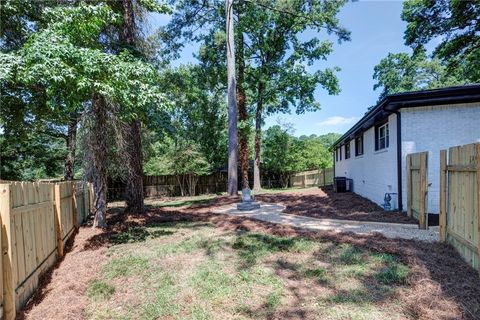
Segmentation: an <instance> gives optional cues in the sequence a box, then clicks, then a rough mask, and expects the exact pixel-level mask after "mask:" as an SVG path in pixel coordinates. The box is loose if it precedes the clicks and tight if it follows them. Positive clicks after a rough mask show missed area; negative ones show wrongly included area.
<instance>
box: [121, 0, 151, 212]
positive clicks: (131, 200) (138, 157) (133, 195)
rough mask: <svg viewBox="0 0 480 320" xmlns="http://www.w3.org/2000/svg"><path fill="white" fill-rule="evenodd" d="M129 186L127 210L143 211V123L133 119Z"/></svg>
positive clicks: (131, 20)
mask: <svg viewBox="0 0 480 320" xmlns="http://www.w3.org/2000/svg"><path fill="white" fill-rule="evenodd" d="M134 14H135V13H134V10H133V1H132V0H123V29H122V37H121V38H122V41H124V43H125V44H127V45H128V46H129V47H133V46H135V16H134ZM127 131H128V134H127V141H126V145H127V153H128V154H127V169H128V170H127V171H128V177H127V186H126V190H125V200H126V204H127V206H126V208H125V211H126V212H135V213H143V212H144V211H145V207H144V202H143V154H142V124H141V122H140V120H139V119H133V120H132V121H131V122H130V123H129V124H128V128H127Z"/></svg>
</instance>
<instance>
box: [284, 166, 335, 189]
mask: <svg viewBox="0 0 480 320" xmlns="http://www.w3.org/2000/svg"><path fill="white" fill-rule="evenodd" d="M333 176H334V173H333V168H327V169H320V170H310V171H304V172H297V173H294V174H292V175H291V176H290V186H292V187H294V188H308V187H316V186H318V187H322V186H327V185H332V184H333Z"/></svg>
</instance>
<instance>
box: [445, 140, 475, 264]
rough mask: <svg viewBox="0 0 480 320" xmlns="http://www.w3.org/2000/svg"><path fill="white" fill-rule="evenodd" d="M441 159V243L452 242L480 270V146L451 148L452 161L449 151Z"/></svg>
mask: <svg viewBox="0 0 480 320" xmlns="http://www.w3.org/2000/svg"><path fill="white" fill-rule="evenodd" d="M440 159H441V168H440V170H441V172H440V173H441V180H440V182H441V184H442V181H445V184H446V186H445V188H441V192H440V208H441V211H440V212H441V219H440V230H441V233H440V241H447V242H449V243H451V244H452V245H453V246H454V247H455V248H456V249H457V251H458V252H459V253H460V255H461V256H462V257H463V259H464V260H465V261H467V262H468V263H469V264H470V265H471V266H473V267H474V268H480V266H479V256H480V252H479V250H480V236H479V234H480V218H479V214H480V207H479V199H480V196H479V192H480V164H479V163H480V144H478V143H477V144H469V145H465V146H456V147H452V148H449V150H448V159H446V152H445V151H442V152H441V154H440ZM445 163H446V165H445ZM472 168H476V169H475V171H473V170H472ZM443 208H445V209H444V211H445V212H444V213H443ZM443 215H444V216H445V217H443ZM443 230H445V231H443ZM443 233H445V234H443ZM479 270H480V269H479Z"/></svg>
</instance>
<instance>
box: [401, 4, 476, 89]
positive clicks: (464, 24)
mask: <svg viewBox="0 0 480 320" xmlns="http://www.w3.org/2000/svg"><path fill="white" fill-rule="evenodd" d="M402 19H403V20H404V21H406V22H407V29H406V31H405V37H404V38H405V44H407V45H410V46H412V47H413V48H414V49H417V48H420V47H423V46H425V45H426V44H427V43H430V42H431V41H432V40H437V41H439V44H438V45H437V46H436V47H435V50H434V52H433V56H434V57H437V58H439V59H440V60H442V61H443V62H444V63H445V65H446V66H447V67H448V69H449V72H452V71H453V72H455V73H457V72H458V70H461V71H460V72H461V73H462V74H464V75H463V78H464V79H468V80H469V81H471V82H479V81H480V2H479V1H464V0H435V1H433V0H407V1H405V2H404V4H403V12H402Z"/></svg>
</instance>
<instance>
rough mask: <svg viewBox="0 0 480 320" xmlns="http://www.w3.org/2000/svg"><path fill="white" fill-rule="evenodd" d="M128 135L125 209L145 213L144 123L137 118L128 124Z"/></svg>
mask: <svg viewBox="0 0 480 320" xmlns="http://www.w3.org/2000/svg"><path fill="white" fill-rule="evenodd" d="M128 130H129V134H128V135H127V143H126V144H127V153H128V155H127V162H128V179H127V186H126V190H125V193H126V194H125V200H126V204H127V207H126V209H125V211H127V212H135V213H143V212H144V211H145V207H144V203H143V153H142V152H143V151H142V124H141V122H140V120H138V119H135V120H133V121H132V122H131V123H130V124H129V125H128Z"/></svg>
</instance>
